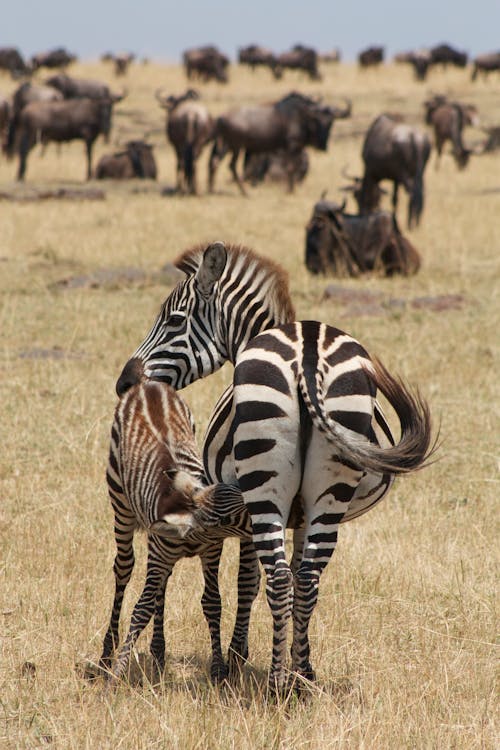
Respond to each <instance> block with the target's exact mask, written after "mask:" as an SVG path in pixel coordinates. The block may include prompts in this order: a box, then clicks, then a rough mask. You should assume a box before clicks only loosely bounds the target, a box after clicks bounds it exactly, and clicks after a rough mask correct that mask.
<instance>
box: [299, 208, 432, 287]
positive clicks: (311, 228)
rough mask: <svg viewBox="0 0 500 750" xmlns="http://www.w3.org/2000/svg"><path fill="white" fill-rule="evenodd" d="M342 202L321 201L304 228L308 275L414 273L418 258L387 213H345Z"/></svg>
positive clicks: (417, 265)
mask: <svg viewBox="0 0 500 750" xmlns="http://www.w3.org/2000/svg"><path fill="white" fill-rule="evenodd" d="M344 209H345V202H344V203H343V204H342V205H340V204H338V203H334V202H333V201H326V200H321V201H319V202H318V203H316V205H315V206H314V210H313V215H312V217H311V219H310V221H309V223H308V225H307V227H306V257H305V261H306V266H307V268H308V269H309V271H311V273H314V274H318V273H323V274H333V275H334V276H345V275H347V276H358V275H359V274H361V273H365V272H367V271H376V272H380V273H383V274H385V275H386V276H392V275H393V274H395V273H401V274H403V275H405V276H408V275H410V274H413V273H416V272H417V271H418V269H419V268H420V256H419V253H418V252H417V250H416V248H415V247H414V246H413V245H412V244H411V242H409V240H407V239H406V238H405V237H403V235H402V234H401V232H400V230H399V227H398V224H397V221H396V217H395V216H394V214H391V213H389V212H388V211H375V212H373V213H371V214H368V215H364V216H360V215H353V214H347V213H345V211H344Z"/></svg>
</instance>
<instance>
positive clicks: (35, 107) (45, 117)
mask: <svg viewBox="0 0 500 750" xmlns="http://www.w3.org/2000/svg"><path fill="white" fill-rule="evenodd" d="M114 103H115V102H114V100H113V99H74V100H73V99H71V100H67V101H66V100H64V101H62V102H32V103H31V104H27V105H26V106H25V107H24V109H23V110H22V111H21V114H20V115H19V128H18V133H17V138H16V141H17V150H18V153H19V170H18V175H17V179H18V180H23V179H24V176H25V173H26V161H27V157H28V153H29V152H30V150H31V149H32V148H33V147H34V146H35V144H36V143H37V142H41V143H42V144H46V143H49V141H55V142H57V143H61V142H65V141H72V140H83V141H85V147H86V152H87V179H90V178H91V175H92V147H93V145H94V141H95V140H96V138H97V136H98V135H100V134H101V133H102V134H103V135H104V137H105V138H106V139H107V138H108V136H109V131H110V129H111V114H112V110H113V105H114Z"/></svg>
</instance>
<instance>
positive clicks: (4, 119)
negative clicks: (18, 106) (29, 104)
mask: <svg viewBox="0 0 500 750" xmlns="http://www.w3.org/2000/svg"><path fill="white" fill-rule="evenodd" d="M10 113H11V103H10V101H9V100H8V99H7V98H6V97H5V96H3V94H0V144H1V146H2V150H3V151H5V150H6V138H7V131H8V128H9V122H10Z"/></svg>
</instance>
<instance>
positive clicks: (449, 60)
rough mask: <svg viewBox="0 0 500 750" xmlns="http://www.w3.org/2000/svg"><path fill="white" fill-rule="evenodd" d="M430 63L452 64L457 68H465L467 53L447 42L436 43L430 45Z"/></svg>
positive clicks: (444, 65)
mask: <svg viewBox="0 0 500 750" xmlns="http://www.w3.org/2000/svg"><path fill="white" fill-rule="evenodd" d="M430 53H431V63H432V64H433V65H439V64H440V65H443V67H446V66H447V65H454V66H455V67H457V68H465V66H466V65H467V60H468V55H467V53H466V52H460V50H457V49H454V48H453V47H452V46H451V45H449V44H437V45H436V46H435V47H431V49H430Z"/></svg>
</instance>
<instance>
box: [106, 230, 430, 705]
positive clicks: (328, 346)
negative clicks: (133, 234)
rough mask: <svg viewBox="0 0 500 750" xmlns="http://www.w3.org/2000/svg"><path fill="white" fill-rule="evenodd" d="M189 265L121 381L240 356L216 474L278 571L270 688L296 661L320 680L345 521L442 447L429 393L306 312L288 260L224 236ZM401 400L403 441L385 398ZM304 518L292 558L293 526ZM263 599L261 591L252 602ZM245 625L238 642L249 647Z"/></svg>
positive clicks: (215, 431) (222, 409)
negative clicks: (329, 591) (320, 607)
mask: <svg viewBox="0 0 500 750" xmlns="http://www.w3.org/2000/svg"><path fill="white" fill-rule="evenodd" d="M177 265H178V267H179V268H181V269H182V270H183V271H184V272H185V273H186V279H185V280H183V281H181V282H179V283H178V285H177V286H176V287H175V288H174V289H173V291H172V292H171V294H170V295H169V297H168V298H167V299H166V300H165V302H164V304H163V306H162V309H161V311H160V314H159V315H158V317H157V319H156V321H155V323H154V325H153V327H152V329H151V331H150V332H149V334H148V335H147V336H146V338H145V339H144V341H143V342H142V344H141V345H140V346H139V347H138V349H137V350H136V352H135V354H134V355H133V356H132V358H131V359H130V360H129V362H127V364H126V365H125V367H124V369H123V371H122V373H121V375H120V377H119V379H118V381H117V392H118V393H119V394H122V393H126V391H127V390H128V389H129V388H130V387H132V386H133V385H134V384H135V383H136V382H138V381H140V380H142V379H144V378H146V379H151V380H161V381H165V382H167V383H170V384H171V385H172V386H173V387H174V388H176V389H179V388H183V387H185V386H186V385H188V384H189V383H191V382H193V381H194V380H196V379H198V378H200V377H204V376H206V375H209V374H210V373H212V372H215V371H216V370H217V369H218V368H219V367H221V366H222V364H224V362H226V361H228V360H229V361H231V362H232V363H233V365H234V366H235V370H234V376H233V383H232V385H231V386H230V387H229V388H228V389H226V391H225V392H224V393H223V395H222V396H221V398H220V399H219V402H218V403H217V405H216V407H215V409H214V412H213V414H212V417H211V420H210V423H209V426H208V429H207V434H206V436H205V443H204V448H203V457H204V464H205V469H206V472H207V475H208V476H209V477H210V480H211V481H215V480H217V481H224V482H230V483H231V482H235V481H237V482H238V484H239V486H240V488H241V491H242V495H243V499H244V502H245V505H246V506H247V508H248V510H249V513H250V516H251V521H252V529H253V543H254V546H255V550H256V554H257V556H258V559H259V561H260V563H261V564H262V566H263V568H264V571H265V574H266V594H267V599H268V603H269V606H270V609H271V612H272V616H273V651H272V660H271V670H270V686H271V687H272V689H277V690H278V691H281V690H283V689H285V687H286V683H287V672H286V633H287V626H288V623H289V621H290V619H291V620H292V622H293V637H292V671H293V672H295V673H296V674H298V675H299V676H301V677H303V678H306V679H309V680H312V679H314V671H313V669H312V666H311V663H310V658H309V651H310V649H309V638H308V628H309V621H310V618H311V615H312V612H313V610H314V607H315V604H316V601H317V596H318V586H319V579H320V576H321V574H322V572H323V571H324V569H325V567H326V565H327V563H328V561H329V560H330V558H331V556H332V554H333V551H334V549H335V545H336V542H337V533H338V527H339V524H341V523H345V522H346V521H350V520H352V519H354V518H356V517H358V516H359V515H361V514H362V513H365V512H366V511H367V510H369V509H370V508H372V507H373V506H374V505H375V504H376V503H378V502H379V501H380V500H381V499H382V498H383V497H384V496H385V495H386V493H387V492H388V490H389V489H390V487H391V485H392V483H393V480H394V478H395V477H396V476H397V475H401V474H406V473H408V472H410V471H414V470H416V469H418V468H420V467H421V466H423V465H424V464H425V463H426V461H427V459H428V457H429V456H430V455H431V453H432V451H433V448H432V446H431V420H430V414H429V409H428V406H427V404H426V402H425V401H424V400H423V399H422V398H421V397H420V396H419V394H418V393H413V392H412V391H411V390H410V389H409V388H408V386H406V385H405V384H404V383H403V382H402V381H401V380H400V379H398V378H395V377H393V376H392V375H391V374H390V373H389V372H388V371H387V370H386V369H385V367H384V366H383V365H382V364H381V363H379V362H378V361H376V360H373V359H371V358H370V356H369V354H368V353H367V351H366V350H365V349H364V348H363V347H362V346H361V344H360V343H359V342H358V341H356V340H355V339H353V338H352V337H351V336H349V335H348V334H347V333H345V332H343V331H340V330H338V329H336V328H333V327H331V326H328V325H325V324H324V323H319V322H317V321H302V322H294V321H293V316H294V312H293V305H292V303H291V301H290V297H289V293H288V287H287V285H286V281H285V279H284V276H283V272H282V271H280V269H279V268H278V267H277V266H275V265H274V264H271V263H270V262H269V261H267V260H265V259H263V258H261V257H260V256H258V255H256V254H255V253H253V252H252V251H251V250H248V249H247V248H242V247H237V246H228V247H226V246H225V245H224V243H222V242H216V243H213V244H212V245H209V246H208V247H206V248H202V247H198V248H194V249H193V250H189V251H186V252H185V253H184V254H183V255H182V256H181V257H180V258H179V259H178V261H177ZM377 391H380V392H381V393H382V394H383V395H384V396H385V397H386V398H387V400H388V401H389V403H390V404H391V406H392V407H393V409H394V410H395V412H396V415H397V417H398V419H399V422H400V426H401V436H400V438H399V440H398V441H397V442H396V440H395V438H394V437H393V435H392V433H391V430H390V428H389V425H388V423H387V421H386V419H385V417H384V414H383V412H382V409H381V407H380V404H379V402H378V400H377ZM287 526H289V527H290V526H291V527H295V528H296V532H295V533H294V551H293V556H292V560H291V563H290V564H289V563H288V562H287V560H286V558H285V530H286V528H287ZM250 606H251V600H250V597H248V598H247V607H248V613H249V607H250ZM245 642H246V641H245V634H244V633H242V632H240V633H239V634H238V637H237V638H236V639H235V638H234V636H233V641H232V644H231V645H232V648H233V649H234V651H235V652H236V653H240V654H241V655H243V656H245V652H244V648H243V645H242V644H244V643H245Z"/></svg>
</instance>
